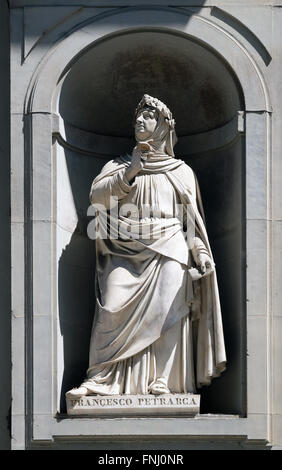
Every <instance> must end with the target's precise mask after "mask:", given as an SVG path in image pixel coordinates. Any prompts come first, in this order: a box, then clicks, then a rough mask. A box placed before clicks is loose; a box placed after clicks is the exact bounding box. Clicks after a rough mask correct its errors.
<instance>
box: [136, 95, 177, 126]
mask: <svg viewBox="0 0 282 470" xmlns="http://www.w3.org/2000/svg"><path fill="white" fill-rule="evenodd" d="M146 108H150V109H156V110H157V111H158V112H159V113H161V114H162V115H163V117H164V118H165V121H166V122H167V123H168V125H169V127H170V129H174V128H175V120H174V119H173V118H172V113H171V111H170V110H169V109H168V107H167V106H166V105H165V104H164V103H163V102H162V101H160V100H159V99H158V98H154V97H153V96H150V95H143V97H142V99H141V101H140V102H139V103H138V105H137V108H136V110H135V118H136V117H137V115H138V114H139V112H140V111H142V110H143V109H146Z"/></svg>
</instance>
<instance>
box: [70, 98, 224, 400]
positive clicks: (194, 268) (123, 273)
mask: <svg viewBox="0 0 282 470" xmlns="http://www.w3.org/2000/svg"><path fill="white" fill-rule="evenodd" d="M174 127H175V122H174V120H173V119H172V114H171V112H170V110H169V109H168V108H167V106H166V105H165V104H164V103H162V102H161V101H160V100H158V99H156V98H153V97H151V96H149V95H144V96H143V98H142V100H141V101H140V103H139V104H138V107H137V109H136V121H135V136H136V141H137V145H136V147H135V148H134V150H133V153H132V156H126V157H119V158H116V159H115V160H112V161H110V162H108V163H107V164H106V165H105V166H104V168H103V169H102V171H101V173H100V174H99V175H98V176H97V178H95V180H94V182H93V184H92V187H91V192H90V199H91V203H92V204H93V205H94V206H95V205H96V206H97V207H99V208H100V207H105V208H106V211H108V212H107V213H106V216H105V225H106V226H107V228H109V226H111V227H110V229H113V230H112V233H118V235H117V236H114V237H111V236H107V237H98V238H97V240H96V252H97V283H96V284H97V287H96V288H97V292H96V294H97V308H96V313H95V318H94V323H93V329H92V335H91V344H90V353H89V369H88V371H87V377H86V379H85V381H84V382H83V383H82V384H81V386H80V387H78V388H75V389H73V390H71V391H69V392H67V395H68V396H70V397H81V396H85V395H95V394H98V395H116V394H117V395H121V394H149V393H151V394H155V395H159V394H164V393H189V392H191V393H195V392H196V390H197V388H199V387H201V386H202V385H208V384H210V382H211V379H212V378H214V377H218V376H219V375H220V373H221V372H222V371H224V370H225V363H226V357H225V347H224V338H223V330H222V319H221V310H220V302H219V295H218V286H217V280H216V273H215V268H214V262H213V257H212V253H211V249H210V245H209V241H208V236H207V232H206V228H205V224H204V220H203V212H202V207H201V202H200V195H199V190H198V186H197V182H196V179H195V175H194V173H193V171H192V170H191V168H190V167H189V166H188V165H186V164H185V163H184V162H183V161H182V160H180V159H177V158H175V156H174V151H173V147H174V145H175V143H176V133H175V128H174ZM112 200H115V201H117V202H116V204H117V207H118V215H117V218H115V217H114V216H112V215H111V214H110V208H111V207H110V206H111V201H112ZM132 207H135V208H136V210H135V211H134V210H132ZM181 212H182V213H181ZM113 227H114V228H113ZM118 230H120V232H118ZM126 233H127V234H128V236H127V237H126V236H125V235H126ZM191 233H192V236H191ZM133 234H134V236H133Z"/></svg>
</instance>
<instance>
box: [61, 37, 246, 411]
mask: <svg viewBox="0 0 282 470" xmlns="http://www.w3.org/2000/svg"><path fill="white" fill-rule="evenodd" d="M144 93H149V94H151V95H152V96H156V97H158V98H159V99H161V100H162V101H164V102H165V103H166V104H167V105H168V106H169V108H170V109H171V110H172V112H173V116H174V118H175V119H176V123H177V124H176V131H177V134H178V144H177V145H176V147H175V153H176V156H177V157H178V158H181V159H183V160H185V161H186V162H187V163H188V164H189V165H190V166H191V167H192V169H193V170H194V171H195V173H196V175H197V177H198V180H199V182H200V187H201V192H202V197H203V203H204V208H205V211H206V218H207V227H208V233H209V237H210V241H211V245H212V248H213V252H214V256H215V261H216V264H217V273H218V278H219V289H220V294H221V301H222V313H223V322H224V330H225V338H226V348H227V355H228V368H227V372H226V373H225V374H224V375H223V376H222V377H221V378H220V380H219V381H217V380H215V381H214V383H213V384H212V386H210V387H207V388H206V387H205V388H203V390H202V391H201V394H202V408H201V411H202V412H203V413H230V414H241V415H243V414H244V412H245V410H244V405H243V401H244V393H245V390H244V386H242V382H243V381H244V368H245V361H244V357H245V349H244V340H243V338H244V334H245V331H244V325H243V323H244V322H243V317H244V314H245V312H244V308H243V285H244V269H243V265H244V263H245V261H244V259H245V257H244V243H243V232H244V224H243V219H244V217H243V202H244V181H243V165H244V138H243V135H242V134H240V132H239V130H238V113H239V112H240V111H241V110H243V109H244V98H243V93H242V90H241V87H240V85H239V82H238V80H237V78H236V77H235V75H234V73H233V72H232V70H231V68H230V67H229V66H228V64H227V63H226V62H225V61H224V60H222V58H220V57H219V56H218V54H216V53H214V51H212V49H211V48H209V47H207V46H206V45H203V44H202V43H200V42H199V41H196V40H192V39H191V38H187V37H186V38H185V37H183V36H182V35H179V34H175V33H172V32H167V31H166V32H164V31H148V30H147V31H144V30H143V31H142V30H135V31H130V32H124V33H123V34H122V33H120V34H119V35H114V36H112V37H108V38H106V39H105V40H104V41H99V42H98V43H94V44H93V45H92V46H91V47H88V48H87V50H86V51H85V52H84V53H82V54H80V56H79V57H78V58H77V60H76V61H74V62H73V63H72V65H71V67H70V68H69V69H68V73H67V74H66V75H64V76H63V78H62V80H61V82H60V83H59V94H58V101H57V103H58V110H57V112H58V114H59V116H60V121H61V122H60V130H59V129H58V131H57V133H56V136H57V139H58V142H59V146H60V148H58V152H57V154H58V157H59V158H58V159H57V165H58V166H57V168H58V169H57V179H58V186H57V204H58V208H59V213H60V214H62V216H61V217H60V216H59V218H58V226H59V228H58V230H57V234H58V241H61V242H62V245H61V249H60V250H59V251H58V254H59V258H58V299H59V304H58V305H59V309H58V316H59V321H60V327H61V331H62V341H63V346H62V348H61V354H63V357H62V361H61V370H60V374H61V377H62V379H61V378H60V379H59V383H61V384H62V386H61V404H60V406H61V409H62V410H64V394H65V392H66V391H67V390H68V389H70V388H72V387H73V386H77V385H79V383H80V382H81V381H82V380H83V378H84V374H85V371H86V369H87V361H88V347H89V335H90V331H91V323H92V319H93V314H94V310H95V295H94V272H95V252H94V247H93V245H94V243H93V242H92V241H90V240H89V239H88V238H87V224H88V223H89V218H88V217H87V209H88V206H89V189H90V186H91V182H92V180H93V178H94V177H95V176H96V175H97V174H98V173H99V172H100V170H101V167H102V166H103V165H104V164H105V163H106V162H107V161H109V160H110V159H112V158H114V157H115V156H118V155H119V154H124V153H130V152H131V150H132V148H133V146H134V130H133V116H134V110H135V107H136V105H137V103H138V101H139V100H140V99H141V97H142V95H143V94H144ZM62 161H64V164H63V165H62ZM71 212H72V214H73V217H74V219H73V220H74V224H73V227H72V229H70V220H71V219H70V217H69V216H70V213H71ZM75 222H76V224H75ZM69 230H70V231H69ZM70 235H71V236H70Z"/></svg>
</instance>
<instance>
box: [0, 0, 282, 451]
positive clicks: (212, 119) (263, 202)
mask: <svg viewBox="0 0 282 470" xmlns="http://www.w3.org/2000/svg"><path fill="white" fill-rule="evenodd" d="M43 5H44V6H43ZM279 6H281V5H280V3H279V2H278V1H268V2H265V1H263V0H254V1H248V2H246V1H244V0H234V1H232V2H230V1H224V0H214V1H213V0H207V1H205V0H194V1H193V0H190V1H184V0H183V1H182V0H179V1H178V2H177V5H175V6H174V7H171V6H169V5H168V3H167V2H165V1H156V2H154V6H151V2H149V1H147V0H143V1H142V2H137V1H135V2H130V1H126V0H124V1H122V0H118V1H115V2H110V1H102V2H98V1H94V0H86V1H84V2H81V4H80V2H77V1H73V0H60V1H58V2H56V6H55V5H54V2H53V1H51V0H50V1H49V0H47V1H46V0H45V1H44V2H43V1H40V0H37V1H36V0H10V27H11V125H12V128H11V134H12V138H11V168H12V172H11V223H12V224H11V227H12V266H13V269H12V312H13V316H12V334H13V342H12V358H13V373H12V379H13V380H12V384H13V387H12V396H13V407H12V446H13V448H14V449H22V448H26V447H28V448H33V447H36V448H41V447H42V446H45V447H46V446H47V447H48V448H70V447H71V448H87V447H88V446H89V445H90V444H89V442H90V441H91V446H92V448H93V446H94V447H95V446H96V447H99V446H101V445H105V446H109V445H111V446H112V447H113V448H122V446H123V448H124V446H125V445H126V442H129V441H130V440H133V442H134V443H135V444H134V445H135V446H136V448H142V446H143V448H146V446H147V445H148V442H149V441H150V445H151V446H154V445H155V446H159V445H160V443H161V442H163V443H164V444H163V445H164V446H165V447H166V448H168V447H169V446H171V448H173V447H175V446H181V448H195V447H194V446H195V445H196V446H199V447H201V448H209V447H211V445H212V446H213V448H214V447H218V448H240V447H247V448H250V447H252V446H254V447H257V446H259V447H260V448H264V447H269V446H270V447H274V448H279V446H282V395H281V390H282V387H281V360H280V358H281V346H280V344H281V336H282V324H281V311H280V304H281V289H280V277H281V261H282V259H281V244H282V238H281V236H282V232H281V219H282V218H281V207H282V204H281V202H282V201H281V198H282V193H281V189H280V187H281V174H282V173H281V157H280V147H281V135H282V132H281V118H280V116H281V106H282V103H281V83H280V82H281V80H280V77H281V67H282V65H281V64H282V62H281V54H282V48H281V34H282V33H281V22H282V17H281V14H282V9H281V8H278V7H279ZM121 7H122V8H121ZM1 34H6V33H5V30H2V32H1ZM138 35H139V36H138ZM146 35H147V36H146ZM149 35H155V37H156V38H157V39H156V41H154V46H155V49H154V47H153V46H152V48H151V50H150V51H149V49H150V48H149V49H148V46H149V45H150V44H149V42H148V44H147V49H146V48H145V42H146V41H145V39H146V38H148V37H149ZM161 36H162V37H165V40H164V41H163V42H162V41H161V40H160V39H159V38H160V37H161ZM124 37H125V40H124ZM138 38H139V39H138ZM142 38H143V39H144V51H145V49H146V50H147V52H146V51H145V52H146V53H145V52H144V51H143V55H142V44H141V46H140V41H141V40H142ZM138 41H139V42H138ZM4 43H6V44H7V39H6V40H5V41H4ZM176 44H178V45H177V47H176ZM109 45H110V46H109ZM135 46H136V48H138V50H139V53H138V63H140V64H143V65H142V67H139V68H138V67H136V66H135V64H134V57H135V58H136V57H137V55H136V49H134V47H135ZM99 51H100V52H99ZM148 51H149V52H148ZM154 52H155V56H156V57H157V58H158V61H157V65H156V62H155V61H154V64H155V66H154V67H151V68H150V74H147V75H146V74H144V73H143V69H144V67H145V65H146V56H148V54H151V55H152V57H153V54H154ZM3 53H4V56H3V57H4V58H5V57H6V56H5V51H4V52H3ZM99 54H100V55H99ZM109 57H111V60H112V62H111V66H110V68H109V63H107V58H109ZM152 60H153V59H152ZM92 61H93V69H92V68H91V64H92ZM185 61H186V62H185ZM189 61H191V63H192V61H193V67H194V70H195V71H197V73H195V75H194V80H193V76H192V70H191V67H190V69H189V63H190V62H189ZM89 64H90V65H89ZM123 64H124V66H121V65H123ZM171 64H173V67H172V65H171ZM216 64H217V65H216ZM165 65H166V67H168V68H169V67H172V68H171V71H170V76H169V78H166V73H164V72H162V73H161V72H160V71H163V70H166V69H165ZM95 67H96V68H95ZM107 67H108V69H107ZM5 68H6V70H7V67H5ZM135 70H137V71H138V73H137V74H136V75H134V73H135ZM169 70H170V69H169ZM173 70H177V71H178V72H177V74H176V75H175V81H176V84H177V87H176V90H173V92H172V91H171V90H172V89H173V80H171V74H172V73H173ZM103 71H104V74H103ZM215 71H217V73H215ZM111 72H112V75H111ZM189 74H190V75H189ZM205 74H206V75H205ZM112 76H113V78H112ZM189 76H190V80H187V90H188V91H187V93H185V79H186V78H185V77H189ZM152 77H153V78H154V80H152ZM205 77H206V78H205ZM4 80H5V77H4ZM156 82H157V83H160V84H161V85H160V86H159V88H158V86H156ZM140 84H143V86H144V87H145V86H146V87H148V88H150V90H151V92H152V94H153V92H154V91H155V93H157V95H158V93H163V94H164V96H165V97H166V98H167V99H168V100H169V99H171V105H170V107H171V108H173V102H177V107H176V108H177V113H178V116H179V118H177V120H178V121H179V122H180V123H181V126H182V127H181V132H180V139H179V144H178V145H179V147H178V149H179V152H180V153H181V154H182V155H184V156H185V159H186V160H187V161H188V162H189V163H190V165H191V166H192V167H193V166H194V169H195V171H197V173H199V179H200V183H202V185H203V186H204V187H207V189H206V190H205V189H204V203H205V205H206V207H207V219H208V224H210V228H211V232H212V243H213V245H214V249H215V252H216V256H217V258H218V265H219V280H220V284H221V290H222V294H223V295H222V298H223V305H224V310H223V314H224V313H225V315H224V322H225V330H226V338H227V351H228V360H229V365H228V367H229V371H228V372H227V373H226V378H223V380H222V381H221V382H220V380H221V379H219V380H218V383H215V384H214V385H213V386H212V387H211V388H210V390H209V389H208V388H207V389H206V390H205V391H203V402H204V403H205V406H204V409H203V411H202V413H201V414H200V415H199V416H198V417H197V418H195V419H188V420H187V419H184V418H177V417H175V418H173V419H171V418H170V419H166V418H159V419H154V418H146V417H143V418H142V420H140V418H138V417H131V418H130V419H129V418H128V419H122V418H119V417H117V418H115V419H114V420H110V419H109V418H107V417H105V418H104V419H103V420H102V421H101V420H100V421H98V420H97V419H93V418H92V419H87V418H79V417H76V418H75V419H68V417H67V416H66V415H65V414H64V412H65V402H64V392H65V390H66V389H67V388H68V387H70V386H73V385H77V383H79V381H80V379H81V377H83V374H84V368H85V367H87V350H88V341H89V334H90V331H89V325H90V323H91V318H92V314H93V312H92V310H93V305H94V293H93V289H94V286H93V271H94V250H93V245H92V244H91V243H89V240H87V238H86V236H85V233H86V221H87V217H86V211H87V204H88V201H87V194H86V192H85V187H86V186H87V185H88V184H89V183H90V181H91V179H92V176H95V174H96V173H97V172H98V171H99V169H100V167H101V166H102V164H103V163H104V161H105V160H106V159H108V158H110V157H111V156H113V155H114V154H115V151H116V149H119V151H121V152H122V151H127V150H129V149H130V145H131V143H132V135H131V134H126V133H125V132H126V129H127V128H128V124H129V121H130V114H128V115H127V114H126V113H127V112H128V113H129V111H127V109H129V108H130V106H133V103H135V101H136V93H137V91H138V92H139V91H140V90H141V88H142V86H141V85H140ZM197 84H199V87H200V86H201V84H202V87H203V88H204V89H205V90H206V91H207V93H206V94H205V95H204V96H202V101H201V96H200V94H198V95H197ZM204 84H205V86H204ZM189 85H190V87H192V86H193V87H194V88H193V92H191V88H190V89H189ZM5 86H6V87H7V86H8V84H7V82H5ZM138 87H139V88H140V87H141V88H140V90H139V88H138ZM127 88H128V90H127ZM99 90H100V91H99ZM107 90H108V92H107ZM136 90H137V91H136ZM144 91H146V92H147V91H148V90H144ZM180 91H181V93H180ZM198 91H199V90H198ZM140 92H141V91H140ZM189 92H190V95H189ZM126 93H127V94H126ZM125 94H126V95H125ZM181 95H182V96H183V95H184V97H185V99H186V100H187V104H185V103H186V102H185V99H184V98H183V103H184V104H185V106H182V102H180V101H179V100H180V99H181ZM121 96H125V98H126V99H125V100H124V101H123V100H121ZM101 97H102V98H103V99H102V98H101ZM94 98H95V99H94ZM160 98H162V96H160ZM188 98H189V99H188ZM193 99H194V100H195V102H193ZM99 100H101V101H99ZM220 100H221V101H220ZM189 103H193V113H194V115H197V119H196V118H195V119H193V115H192V118H191V114H189V113H186V108H188V107H189ZM124 104H126V106H124ZM7 105H8V104H7ZM205 106H206V108H205ZM117 107H118V109H119V110H120V112H121V113H122V117H121V118H120V117H119V115H114V114H113V112H114V111H115V109H116V108H117ZM204 108H205V109H204ZM7 111H8V110H6V112H7ZM95 113H96V114H97V115H96V114H95ZM99 113H100V115H99ZM93 114H95V118H93V119H91V116H92V115H93ZM108 116H109V117H108ZM115 120H116V121H115ZM3 122H4V124H5V125H6V126H7V119H6V118H3ZM182 123H185V125H184V124H183V125H182ZM193 126H194V127H193ZM115 129H118V131H117V132H116V135H114V134H113V131H114V130H115ZM4 135H5V136H7V135H8V131H6V132H5V133H4ZM6 170H7V171H8V167H7V168H6ZM7 171H6V174H7ZM3 175H4V173H3ZM1 177H2V174H1ZM211 179H214V180H215V181H217V184H216V185H215V188H213V187H211V186H210V185H209V181H210V180H211ZM4 181H5V183H6V184H7V181H8V179H7V176H6V177H5V176H4ZM82 185H83V186H84V187H83V189H82ZM6 187H7V186H6ZM3 188H5V185H4V186H3V187H2V190H3V191H6V190H5V189H3ZM4 196H5V197H6V200H7V191H6V192H5V194H4ZM5 197H3V201H4V200H5ZM220 201H221V202H220ZM217 208H219V209H218V210H220V211H221V214H224V217H221V220H224V223H223V224H222V225H221V226H220V227H218V226H217V223H216V219H217ZM5 226H7V223H6V225H5ZM4 238H5V236H4ZM8 239H9V236H8V232H7V234H6V238H5V241H6V244H5V246H9V243H8ZM222 247H224V249H223V248H222ZM7 253H8V250H7V252H6V254H7ZM216 262H217V260H216ZM6 263H8V261H7V259H6ZM225 264H226V265H227V268H226V269H225V268H224V265H225ZM230 266H233V267H234V270H232V269H230ZM7 270H8V271H9V266H8V265H7ZM233 273H236V274H233ZM5 282H7V281H6V280H5V279H4V280H3V283H2V286H4V285H6V284H5ZM6 292H9V286H6ZM6 308H7V306H6ZM4 310H5V309H4V308H3V311H4ZM87 335H88V336H87ZM7 337H8V335H7ZM76 341H78V342H79V346H78V347H77V348H76V346H75V342H76ZM3 345H4V346H3V347H6V348H7V351H6V355H8V352H9V351H8V350H9V345H8V344H7V342H6V346H5V343H3ZM76 382H77V383H76ZM5 413H6V412H5V411H4V414H5ZM161 420H162V421H161ZM172 435H173V436H174V437H172ZM78 436H79V438H78ZM128 436H130V437H128ZM196 436H197V437H196ZM89 439H90V441H89ZM211 440H213V444H211V442H212V441H211ZM109 441H111V442H112V443H111V444H109ZM137 441H138V443H137ZM214 442H216V444H214ZM101 443H104V444H101ZM195 443H196V444H195ZM100 448H101V447H100ZM179 448H180V447H179Z"/></svg>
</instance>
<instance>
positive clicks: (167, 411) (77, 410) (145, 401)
mask: <svg viewBox="0 0 282 470" xmlns="http://www.w3.org/2000/svg"><path fill="white" fill-rule="evenodd" d="M199 411H200V395H193V394H167V395H158V396H156V395H110V396H102V395H88V396H86V397H81V398H70V397H67V413H68V414H69V415H91V416H103V415H104V416H105V415H111V416H112V415H118V416H121V415H123V416H125V415H134V416H136V415H139V416H142V415H143V416H144V415H158V416H160V415H162V416H164V415H172V416H175V415H181V416H195V415H196V414H197V413H199Z"/></svg>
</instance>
